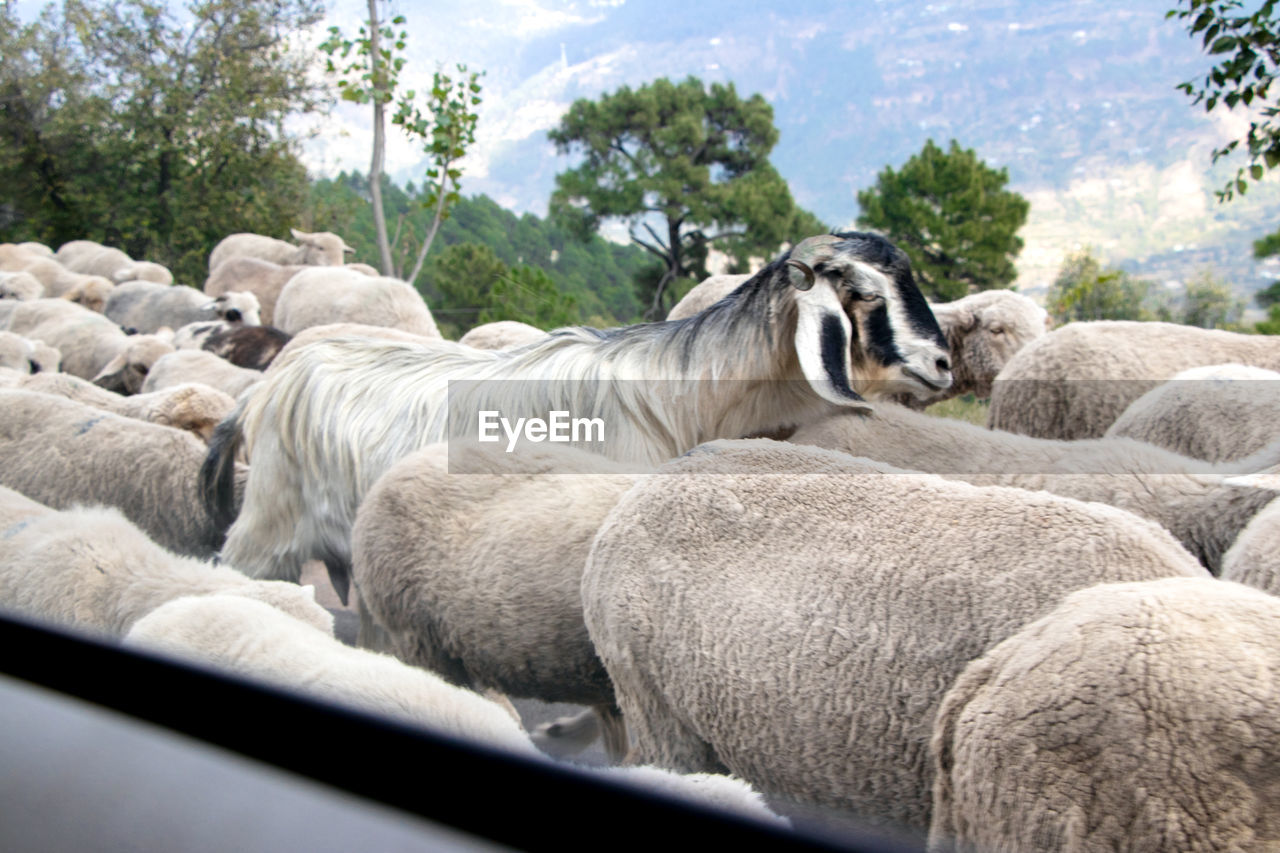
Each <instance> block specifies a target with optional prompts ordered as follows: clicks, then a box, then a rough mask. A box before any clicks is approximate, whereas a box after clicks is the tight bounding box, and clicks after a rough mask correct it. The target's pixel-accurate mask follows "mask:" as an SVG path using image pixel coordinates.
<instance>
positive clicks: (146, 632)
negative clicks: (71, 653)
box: [124, 594, 785, 825]
mask: <svg viewBox="0 0 1280 853" xmlns="http://www.w3.org/2000/svg"><path fill="white" fill-rule="evenodd" d="M124 644H125V645H126V646H128V647H132V648H138V649H143V650H149V651H153V652H161V653H167V654H171V655H175V656H178V657H180V658H183V659H186V660H190V661H196V662H199V663H204V664H208V665H211V666H214V667H216V668H218V669H222V670H226V671H231V672H234V673H236V674H238V675H241V676H247V677H249V678H253V679H256V680H259V681H262V682H265V683H267V684H271V685H274V686H277V687H280V686H283V687H288V688H292V689H294V690H297V691H300V692H302V693H306V694H310V695H312V696H314V697H317V698H320V699H323V700H326V701H330V702H335V703H339V704H343V705H347V706H350V707H352V708H356V709H360V710H362V711H366V712H371V713H375V714H383V715H386V716H389V717H394V718H396V719H399V720H401V721H403V722H407V723H411V724H415V725H420V726H423V727H425V728H428V729H431V730H433V731H435V732H438V733H442V734H445V735H448V736H450V737H455V738H463V739H466V740H469V741H472V742H474V743H477V744H481V745H484V746H487V747H497V748H499V749H502V750H505V751H507V752H509V753H513V754H515V755H518V756H520V757H522V758H524V759H526V760H530V761H535V762H539V763H542V762H545V761H546V759H544V758H543V757H542V756H541V755H540V754H539V753H538V752H537V750H536V749H534V747H533V744H532V743H531V742H530V740H529V737H528V735H527V734H525V732H524V730H523V729H522V728H521V727H520V723H519V722H518V721H517V720H515V719H514V718H513V717H512V716H511V715H510V713H509V712H508V711H507V710H506V709H505V708H503V706H502V705H499V704H498V703H496V702H493V701H490V700H489V699H486V698H484V697H482V696H480V695H478V694H476V693H473V692H472V691H470V690H465V689H463V688H460V687H455V686H453V685H451V684H449V683H447V682H446V681H444V680H443V679H442V678H440V677H439V676H437V675H434V674H433V673H430V672H427V671H425V670H422V669H418V668H416V667H411V666H406V665H405V664H403V663H401V662H400V661H398V660H396V659H395V658H393V657H391V656H390V655H384V654H378V653H376V652H370V651H367V650H364V649H354V648H351V647H349V646H345V645H343V644H342V643H340V642H338V641H337V640H335V639H334V638H333V637H331V636H328V635H326V634H325V633H323V632H321V631H317V630H315V628H313V627H311V626H309V625H305V624H303V623H302V622H300V621H299V620H298V619H296V618H294V617H293V616H291V615H289V614H287V613H283V612H281V611H280V610H279V609H277V608H274V607H270V606H268V605H267V604H264V603H262V602H260V601H254V600H251V599H249V598H247V597H244V596H235V595H225V594H213V595H190V596H187V597H184V598H178V599H175V600H172V601H169V602H168V603H166V604H163V605H161V606H160V607H157V608H156V609H155V610H153V611H152V612H151V613H149V614H147V615H145V616H143V617H142V618H141V619H139V620H138V621H137V622H136V623H135V624H134V626H133V628H132V629H131V630H130V631H129V632H128V634H126V635H125V638H124ZM583 772H585V773H586V774H587V775H588V776H591V777H592V778H596V779H603V780H606V781H608V782H611V783H614V784H622V785H628V786H634V787H638V788H640V789H643V790H646V791H650V792H657V793H659V794H664V795H666V796H669V797H675V798H678V799H681V800H686V801H692V802H695V803H700V804H702V805H705V806H710V807H713V808H718V809H723V810H726V811H729V812H731V813H734V814H736V815H738V816H740V817H747V818H752V819H755V820H761V821H765V822H767V823H770V824H774V825H778V824H785V822H784V821H780V819H779V818H778V817H777V816H776V815H774V814H773V813H772V812H771V811H769V809H768V808H767V807H766V806H765V805H764V803H763V802H762V800H761V798H760V795H759V794H757V793H756V792H755V791H754V790H752V789H751V787H750V786H749V785H747V784H745V783H744V782H742V781H741V780H738V779H731V778H728V777H725V776H717V775H713V774H695V775H691V776H680V775H677V774H673V773H669V772H666V771H663V770H660V769H658V768H656V767H615V768H607V769H604V770H584V771H583Z"/></svg>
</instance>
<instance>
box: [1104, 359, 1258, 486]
mask: <svg viewBox="0 0 1280 853" xmlns="http://www.w3.org/2000/svg"><path fill="white" fill-rule="evenodd" d="M1277 379H1280V373H1276V372H1275V371H1273V370H1265V369H1263V368H1261V367H1249V366H1247V365H1243V364H1218V365H1210V366H1208V367H1193V368H1191V369H1190V370H1184V371H1182V372H1181V373H1178V374H1176V375H1175V376H1174V377H1173V378H1172V379H1170V380H1169V381H1168V382H1165V383H1163V384H1161V385H1157V386H1156V387H1155V388H1152V389H1151V390H1150V391H1148V392H1147V393H1145V394H1143V395H1142V396H1141V397H1139V398H1138V399H1137V400H1134V401H1133V402H1132V403H1131V404H1129V407H1128V408H1127V409H1125V410H1124V411H1123V412H1122V413H1121V414H1120V417H1118V418H1116V420H1115V423H1113V424H1112V425H1111V426H1110V427H1108V428H1107V432H1106V437H1108V438H1112V437H1124V438H1133V439H1136V440H1138V441H1145V442H1147V443H1148V444H1154V445H1156V446H1157V447H1164V448H1167V449H1169V450H1172V451H1174V452H1176V453H1181V454H1182V455H1184V456H1191V457H1194V458H1196V459H1206V460H1208V461H1210V462H1223V461H1230V460H1235V459H1241V458H1243V457H1246V456H1249V455H1250V454H1252V453H1256V452H1257V451H1259V450H1261V449H1262V448H1264V447H1266V446H1267V445H1268V444H1270V443H1271V442H1272V441H1275V440H1276V439H1277V438H1280V382H1276V381H1275V380H1277Z"/></svg>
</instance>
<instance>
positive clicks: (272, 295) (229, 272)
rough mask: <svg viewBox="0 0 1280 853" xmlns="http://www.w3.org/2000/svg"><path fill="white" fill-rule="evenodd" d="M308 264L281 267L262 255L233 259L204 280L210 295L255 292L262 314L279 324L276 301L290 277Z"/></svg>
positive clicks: (267, 321)
mask: <svg viewBox="0 0 1280 853" xmlns="http://www.w3.org/2000/svg"><path fill="white" fill-rule="evenodd" d="M304 269H306V267H304V266H298V265H291V266H281V265H280V264H274V263H272V262H271V261H264V260H261V259H260V258H250V257H242V258H231V259H230V260H227V261H223V262H222V263H220V264H219V265H218V266H217V267H215V268H214V269H213V271H212V272H210V273H209V277H208V278H207V279H206V280H205V283H204V292H205V295H206V296H210V297H214V296H221V295H222V294H224V293H229V292H231V291H233V290H239V291H244V292H248V293H252V294H253V295H254V296H256V297H258V304H259V305H260V306H261V307H260V309H259V315H260V317H261V318H262V322H263V324H265V325H272V324H274V323H275V312H276V300H278V299H279V298H280V291H281V290H283V289H284V286H285V284H287V283H288V281H289V279H291V278H293V277H294V276H295V275H297V274H298V273H299V272H301V271H302V270H304Z"/></svg>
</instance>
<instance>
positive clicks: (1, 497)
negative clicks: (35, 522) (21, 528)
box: [0, 486, 54, 531]
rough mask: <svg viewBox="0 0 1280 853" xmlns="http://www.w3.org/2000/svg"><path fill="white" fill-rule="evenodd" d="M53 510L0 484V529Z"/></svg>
mask: <svg viewBox="0 0 1280 853" xmlns="http://www.w3.org/2000/svg"><path fill="white" fill-rule="evenodd" d="M51 512H54V510H51V509H49V507H47V506H45V505H44V504H42V503H38V502H37V501H33V500H31V498H29V497H27V496H26V495H24V494H22V493H21V492H15V491H14V490H13V489H6V488H5V487H4V486H0V531H7V530H9V529H10V528H12V527H14V526H15V525H18V524H20V523H22V522H24V521H26V520H27V519H29V518H34V517H36V516H41V515H47V514H49V513H51Z"/></svg>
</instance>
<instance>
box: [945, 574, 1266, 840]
mask: <svg viewBox="0 0 1280 853" xmlns="http://www.w3.org/2000/svg"><path fill="white" fill-rule="evenodd" d="M1278 638H1280V600H1277V599H1275V598H1273V597H1271V596H1268V595H1265V594H1263V593H1260V592H1257V591H1256V590H1251V589H1248V588H1247V587H1243V586H1241V585H1239V584H1233V583H1223V582H1221V581H1206V580H1197V579H1194V578H1170V579H1167V580H1158V581H1148V582H1146V583H1123V584H1105V585H1102V586H1096V587H1093V588H1091V589H1085V590H1080V591H1078V592H1074V593H1072V594H1071V595H1070V596H1068V597H1067V598H1066V600H1065V601H1064V602H1063V603H1062V604H1061V605H1060V606H1059V607H1058V608H1057V609H1055V610H1053V611H1052V612H1051V613H1049V614H1047V615H1045V616H1044V617H1043V618H1041V619H1038V620H1037V621H1035V622H1033V623H1031V624H1030V625H1028V626H1026V627H1025V628H1023V629H1022V630H1021V631H1020V632H1018V633H1017V634H1015V635H1013V636H1012V637H1009V638H1008V639H1006V640H1005V641H1004V642H1002V643H1000V644H999V645H998V646H996V647H995V648H993V649H991V650H990V651H989V652H987V654H985V655H984V656H983V657H981V658H979V659H978V660H976V661H974V662H973V663H971V664H970V665H969V666H968V667H967V668H966V669H965V671H964V672H963V673H962V674H961V675H960V677H959V678H957V679H956V682H955V685H954V686H953V687H952V688H951V689H950V691H949V692H948V693H947V695H946V698H945V699H944V700H943V702H942V706H941V709H940V711H939V713H938V716H937V723H936V725H935V729H934V734H933V741H932V750H931V752H932V756H933V758H932V763H933V771H934V789H933V790H934V794H933V825H932V827H931V828H930V831H929V848H930V850H932V851H935V853H942V851H968V852H969V853H978V851H1014V850H1061V851H1085V850H1202V851H1209V850H1272V849H1275V848H1276V847H1277V845H1280V827H1277V824H1276V814H1277V811H1278V810H1280V788H1278V787H1277V786H1276V785H1275V783H1274V781H1273V780H1274V778H1275V767H1276V761H1277V759H1278V758H1280V703H1278V702H1277V701H1276V685H1277V684H1278V683H1280V639H1278Z"/></svg>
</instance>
